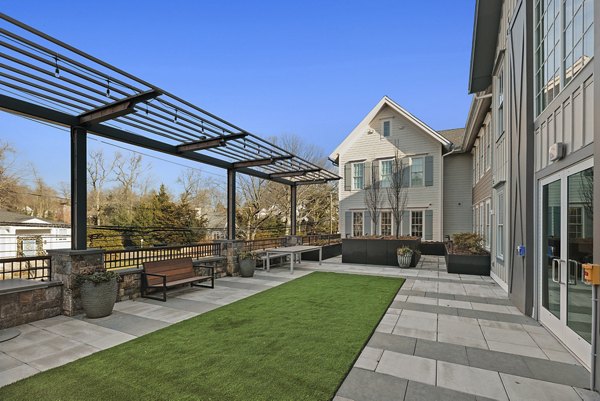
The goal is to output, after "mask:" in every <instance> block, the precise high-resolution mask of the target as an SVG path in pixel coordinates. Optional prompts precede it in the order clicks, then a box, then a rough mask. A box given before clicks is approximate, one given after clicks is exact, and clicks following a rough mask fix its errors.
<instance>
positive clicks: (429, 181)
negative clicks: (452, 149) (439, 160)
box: [425, 156, 433, 187]
mask: <svg viewBox="0 0 600 401" xmlns="http://www.w3.org/2000/svg"><path fill="white" fill-rule="evenodd" d="M432 185H433V156H426V157H425V186H426V187H430V186H432Z"/></svg>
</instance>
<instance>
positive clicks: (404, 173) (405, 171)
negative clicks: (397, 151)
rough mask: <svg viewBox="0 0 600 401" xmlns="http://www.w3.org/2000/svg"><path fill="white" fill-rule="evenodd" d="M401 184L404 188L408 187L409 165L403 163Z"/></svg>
mask: <svg viewBox="0 0 600 401" xmlns="http://www.w3.org/2000/svg"><path fill="white" fill-rule="evenodd" d="M402 186H403V187H404V188H408V187H410V165H408V164H405V165H404V168H403V169H402Z"/></svg>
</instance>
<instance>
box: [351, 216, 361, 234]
mask: <svg viewBox="0 0 600 401" xmlns="http://www.w3.org/2000/svg"><path fill="white" fill-rule="evenodd" d="M362 235H363V212H353V213H352V236H353V237H360V236H362Z"/></svg>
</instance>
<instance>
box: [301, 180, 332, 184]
mask: <svg viewBox="0 0 600 401" xmlns="http://www.w3.org/2000/svg"><path fill="white" fill-rule="evenodd" d="M295 184H296V185H314V184H327V180H306V181H296V182H295Z"/></svg>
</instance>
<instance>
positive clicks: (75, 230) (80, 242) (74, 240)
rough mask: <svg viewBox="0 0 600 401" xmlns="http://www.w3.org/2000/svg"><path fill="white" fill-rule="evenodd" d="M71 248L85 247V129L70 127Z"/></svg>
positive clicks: (83, 248) (82, 248)
mask: <svg viewBox="0 0 600 401" xmlns="http://www.w3.org/2000/svg"><path fill="white" fill-rule="evenodd" d="M71 249H73V250H85V249H87V131H86V130H85V128H82V127H71Z"/></svg>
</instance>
